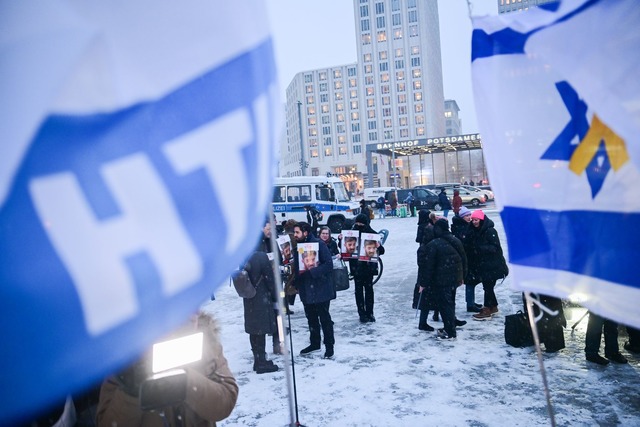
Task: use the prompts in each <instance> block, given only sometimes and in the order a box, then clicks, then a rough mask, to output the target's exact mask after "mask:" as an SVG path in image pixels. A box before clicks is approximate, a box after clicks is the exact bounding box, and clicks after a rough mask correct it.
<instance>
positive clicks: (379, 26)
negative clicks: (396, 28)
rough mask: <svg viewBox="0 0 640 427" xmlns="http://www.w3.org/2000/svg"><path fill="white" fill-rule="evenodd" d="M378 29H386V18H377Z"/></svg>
mask: <svg viewBox="0 0 640 427" xmlns="http://www.w3.org/2000/svg"><path fill="white" fill-rule="evenodd" d="M376 28H378V29H380V28H384V16H378V17H377V18H376Z"/></svg>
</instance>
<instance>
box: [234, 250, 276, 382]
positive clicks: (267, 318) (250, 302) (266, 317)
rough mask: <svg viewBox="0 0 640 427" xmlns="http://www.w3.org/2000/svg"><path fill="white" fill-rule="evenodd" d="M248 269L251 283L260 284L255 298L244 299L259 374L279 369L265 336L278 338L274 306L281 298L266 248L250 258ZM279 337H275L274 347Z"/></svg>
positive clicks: (245, 329)
mask: <svg viewBox="0 0 640 427" xmlns="http://www.w3.org/2000/svg"><path fill="white" fill-rule="evenodd" d="M259 246H260V245H259ZM245 269H246V270H247V272H248V273H249V279H250V280H251V283H252V284H253V286H254V287H255V288H256V295H255V296H254V297H253V298H243V299H242V302H243V304H244V331H245V332H246V333H247V334H249V342H250V343H251V351H252V352H253V360H254V363H253V370H254V371H256V373H258V374H264V373H266V372H275V371H277V370H278V366H277V365H275V364H274V363H273V362H272V361H270V360H267V355H266V353H265V345H266V343H265V341H266V338H265V336H266V335H267V334H270V335H273V336H274V337H276V339H277V337H278V328H277V326H276V313H275V311H274V309H273V307H274V303H275V302H276V301H277V296H276V295H275V287H274V281H275V279H274V276H273V267H272V266H271V262H270V261H269V257H268V256H267V254H266V253H265V252H262V251H255V252H254V253H253V255H251V257H250V258H249V261H247V263H246V266H245ZM276 339H274V347H275V344H276ZM278 344H279V341H278Z"/></svg>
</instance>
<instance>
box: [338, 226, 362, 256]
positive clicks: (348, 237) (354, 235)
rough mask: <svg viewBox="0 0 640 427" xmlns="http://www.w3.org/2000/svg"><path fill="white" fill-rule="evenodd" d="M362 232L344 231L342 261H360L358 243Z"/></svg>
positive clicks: (341, 251)
mask: <svg viewBox="0 0 640 427" xmlns="http://www.w3.org/2000/svg"><path fill="white" fill-rule="evenodd" d="M359 239H360V232H359V231H358V230H343V231H342V243H341V244H340V253H341V255H342V259H358V246H359V245H358V243H359Z"/></svg>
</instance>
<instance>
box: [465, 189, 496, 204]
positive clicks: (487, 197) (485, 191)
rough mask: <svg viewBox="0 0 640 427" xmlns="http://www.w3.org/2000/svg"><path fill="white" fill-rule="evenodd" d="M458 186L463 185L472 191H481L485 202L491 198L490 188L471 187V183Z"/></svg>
mask: <svg viewBox="0 0 640 427" xmlns="http://www.w3.org/2000/svg"><path fill="white" fill-rule="evenodd" d="M460 187H464V188H466V189H467V190H469V191H472V192H473V191H479V192H481V193H483V194H484V196H485V199H486V201H487V202H490V201H492V200H493V191H491V190H484V189H482V188H480V187H472V186H471V185H461V186H460Z"/></svg>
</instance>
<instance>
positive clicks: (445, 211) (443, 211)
mask: <svg viewBox="0 0 640 427" xmlns="http://www.w3.org/2000/svg"><path fill="white" fill-rule="evenodd" d="M448 215H449V209H443V210H442V216H443V217H445V218H446V217H447V216H448Z"/></svg>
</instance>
